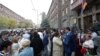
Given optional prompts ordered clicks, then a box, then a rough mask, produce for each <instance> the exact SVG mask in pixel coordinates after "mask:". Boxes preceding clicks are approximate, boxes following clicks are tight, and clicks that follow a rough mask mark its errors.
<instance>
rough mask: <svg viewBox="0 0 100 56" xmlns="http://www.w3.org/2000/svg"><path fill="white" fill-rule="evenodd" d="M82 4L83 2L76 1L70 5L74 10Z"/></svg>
mask: <svg viewBox="0 0 100 56" xmlns="http://www.w3.org/2000/svg"><path fill="white" fill-rule="evenodd" d="M80 4H81V0H76V1H74V2H73V3H72V4H71V5H70V9H71V10H73V9H75V8H76V7H78V6H79V5H80Z"/></svg>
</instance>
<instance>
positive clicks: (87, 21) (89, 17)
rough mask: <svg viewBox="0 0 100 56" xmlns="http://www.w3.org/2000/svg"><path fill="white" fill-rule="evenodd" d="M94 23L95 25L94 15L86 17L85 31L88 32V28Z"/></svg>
mask: <svg viewBox="0 0 100 56" xmlns="http://www.w3.org/2000/svg"><path fill="white" fill-rule="evenodd" d="M92 25H93V20H92V16H87V17H85V18H84V30H85V32H87V29H89V28H90V27H92Z"/></svg>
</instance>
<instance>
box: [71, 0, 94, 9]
mask: <svg viewBox="0 0 100 56" xmlns="http://www.w3.org/2000/svg"><path fill="white" fill-rule="evenodd" d="M86 1H87V3H88V4H90V3H91V2H93V1H95V0H86ZM81 3H82V2H81V0H75V1H74V2H73V3H72V4H71V5H70V9H71V10H76V9H79V8H81V6H80V5H81Z"/></svg>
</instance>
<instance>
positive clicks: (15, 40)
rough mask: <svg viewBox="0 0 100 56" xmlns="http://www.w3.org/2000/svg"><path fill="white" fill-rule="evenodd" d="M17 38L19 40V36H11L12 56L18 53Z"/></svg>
mask: <svg viewBox="0 0 100 56" xmlns="http://www.w3.org/2000/svg"><path fill="white" fill-rule="evenodd" d="M18 40H19V36H14V37H13V44H12V56H17V55H18V49H19V44H18Z"/></svg>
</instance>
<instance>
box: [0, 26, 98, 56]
mask: <svg viewBox="0 0 100 56" xmlns="http://www.w3.org/2000/svg"><path fill="white" fill-rule="evenodd" d="M99 42H100V38H99V37H98V34H97V33H96V32H95V31H94V30H93V29H88V30H87V31H86V33H84V32H83V30H82V29H80V30H79V31H77V33H76V32H73V31H72V30H71V29H70V28H69V27H66V28H64V29H60V30H59V29H31V30H24V31H23V30H22V31H10V32H9V31H2V32H1V33H0V56H100V47H99Z"/></svg>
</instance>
